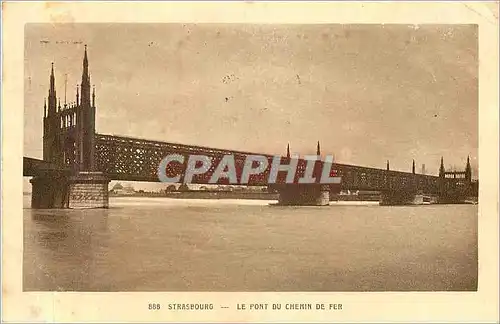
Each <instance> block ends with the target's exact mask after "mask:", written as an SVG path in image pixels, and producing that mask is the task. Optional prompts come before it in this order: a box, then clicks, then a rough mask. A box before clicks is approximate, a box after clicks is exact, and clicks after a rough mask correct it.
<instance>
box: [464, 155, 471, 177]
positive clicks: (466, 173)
mask: <svg viewBox="0 0 500 324" xmlns="http://www.w3.org/2000/svg"><path fill="white" fill-rule="evenodd" d="M465 180H466V181H468V182H471V181H472V168H471V166H470V159H469V156H468V155H467V165H466V166H465Z"/></svg>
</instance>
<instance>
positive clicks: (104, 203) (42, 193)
mask: <svg viewBox="0 0 500 324" xmlns="http://www.w3.org/2000/svg"><path fill="white" fill-rule="evenodd" d="M30 182H31V184H32V195H31V208H35V209H46V208H73V209H85V208H108V207H109V194H108V184H109V182H110V180H109V179H108V178H107V177H106V176H105V175H104V174H103V173H102V172H78V173H77V174H74V175H72V176H67V175H64V176H54V175H51V176H47V175H44V176H36V177H34V178H33V179H31V181H30Z"/></svg>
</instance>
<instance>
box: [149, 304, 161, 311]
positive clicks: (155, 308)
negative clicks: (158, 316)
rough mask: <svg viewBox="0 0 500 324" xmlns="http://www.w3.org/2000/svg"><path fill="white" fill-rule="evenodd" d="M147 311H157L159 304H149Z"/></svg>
mask: <svg viewBox="0 0 500 324" xmlns="http://www.w3.org/2000/svg"><path fill="white" fill-rule="evenodd" d="M149 309H150V310H159V309H160V304H149Z"/></svg>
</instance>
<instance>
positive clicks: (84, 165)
mask: <svg viewBox="0 0 500 324" xmlns="http://www.w3.org/2000/svg"><path fill="white" fill-rule="evenodd" d="M79 100H80V104H79V107H78V113H77V120H78V134H79V135H78V147H79V152H78V153H79V161H80V170H81V171H92V170H93V169H94V135H95V93H94V96H92V99H91V95H90V74H89V59H88V55H87V45H85V52H84V54H83V71H82V83H81V84H80V98H79Z"/></svg>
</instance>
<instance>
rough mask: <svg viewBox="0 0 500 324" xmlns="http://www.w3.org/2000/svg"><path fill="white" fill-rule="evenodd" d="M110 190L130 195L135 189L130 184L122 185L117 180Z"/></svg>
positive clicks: (117, 193) (118, 193)
mask: <svg viewBox="0 0 500 324" xmlns="http://www.w3.org/2000/svg"><path fill="white" fill-rule="evenodd" d="M110 192H111V193H114V194H116V195H132V194H134V193H135V190H134V187H132V186H131V185H125V186H122V184H121V183H119V182H118V183H117V184H115V185H114V186H113V188H112V189H111V190H110Z"/></svg>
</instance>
